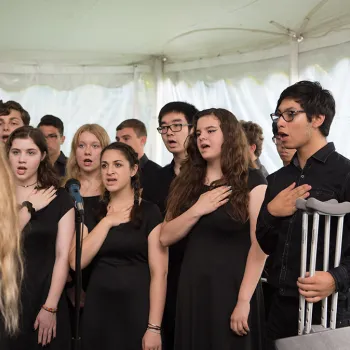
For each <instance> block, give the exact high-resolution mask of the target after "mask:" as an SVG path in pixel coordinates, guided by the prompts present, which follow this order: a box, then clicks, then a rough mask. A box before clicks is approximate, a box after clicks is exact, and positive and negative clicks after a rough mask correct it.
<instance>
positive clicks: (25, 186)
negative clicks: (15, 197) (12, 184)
mask: <svg viewBox="0 0 350 350" xmlns="http://www.w3.org/2000/svg"><path fill="white" fill-rule="evenodd" d="M37 183H38V181H36V182H34V183H33V184H31V185H17V186H20V187H24V188H27V187H31V186H34V185H36V184H37Z"/></svg>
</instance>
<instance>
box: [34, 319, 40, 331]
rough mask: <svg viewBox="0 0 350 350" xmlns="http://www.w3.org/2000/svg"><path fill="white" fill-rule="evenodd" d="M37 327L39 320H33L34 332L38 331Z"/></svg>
mask: <svg viewBox="0 0 350 350" xmlns="http://www.w3.org/2000/svg"><path fill="white" fill-rule="evenodd" d="M38 326H39V320H38V318H37V319H36V320H35V322H34V330H35V331H36V330H37V329H38Z"/></svg>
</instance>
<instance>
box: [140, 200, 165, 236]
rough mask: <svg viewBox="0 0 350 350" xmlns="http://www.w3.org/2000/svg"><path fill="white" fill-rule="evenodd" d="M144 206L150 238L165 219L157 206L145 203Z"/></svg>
mask: <svg viewBox="0 0 350 350" xmlns="http://www.w3.org/2000/svg"><path fill="white" fill-rule="evenodd" d="M144 205H145V207H146V208H145V209H146V210H145V216H144V220H146V229H147V236H148V235H149V234H150V233H151V232H152V230H153V229H154V228H155V227H156V226H158V225H159V224H160V223H161V222H163V217H162V214H161V213H160V210H159V208H158V207H157V206H156V205H155V204H153V203H150V202H144Z"/></svg>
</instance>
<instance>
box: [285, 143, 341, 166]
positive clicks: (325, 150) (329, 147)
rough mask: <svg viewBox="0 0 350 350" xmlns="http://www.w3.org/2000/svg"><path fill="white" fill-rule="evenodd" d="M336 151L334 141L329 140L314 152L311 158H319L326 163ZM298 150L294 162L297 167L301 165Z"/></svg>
mask: <svg viewBox="0 0 350 350" xmlns="http://www.w3.org/2000/svg"><path fill="white" fill-rule="evenodd" d="M333 152H335V146H334V143H333V142H328V143H327V144H326V145H325V146H323V147H322V148H321V149H319V150H318V151H317V152H316V153H314V154H313V155H312V156H311V158H314V159H316V160H318V161H319V162H322V163H326V161H327V159H328V157H329V156H330V155H331V154H332V153H333ZM297 153H298V152H295V154H294V156H293V159H292V162H291V163H293V164H294V165H295V166H296V167H299V166H300V165H299V159H298V154H297Z"/></svg>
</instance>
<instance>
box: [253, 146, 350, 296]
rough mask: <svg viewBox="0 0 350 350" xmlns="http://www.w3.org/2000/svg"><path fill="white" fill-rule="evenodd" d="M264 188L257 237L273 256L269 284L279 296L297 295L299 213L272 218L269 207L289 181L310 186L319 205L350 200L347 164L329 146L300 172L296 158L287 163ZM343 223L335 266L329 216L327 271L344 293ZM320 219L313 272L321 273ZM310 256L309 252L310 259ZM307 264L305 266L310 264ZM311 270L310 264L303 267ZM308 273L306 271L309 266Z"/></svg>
mask: <svg viewBox="0 0 350 350" xmlns="http://www.w3.org/2000/svg"><path fill="white" fill-rule="evenodd" d="M267 181H268V187H267V191H266V195H265V200H264V203H263V205H262V208H261V211H260V214H259V218H258V223H257V230H256V235H257V239H258V242H259V244H260V246H261V248H262V249H263V251H264V252H265V253H266V254H272V253H273V258H272V261H271V264H270V265H269V270H268V274H269V276H268V282H269V283H270V284H271V285H272V286H274V287H275V288H278V289H279V294H280V295H286V296H297V295H298V290H297V285H296V282H297V279H298V277H299V276H300V257H301V223H302V213H301V211H300V210H298V211H297V212H296V213H295V214H294V215H292V216H289V217H282V218H281V217H274V216H272V215H271V214H270V213H269V212H268V210H267V204H268V203H269V202H271V200H272V199H273V198H274V197H275V196H276V195H277V194H278V193H280V192H281V191H282V190H283V189H285V188H286V187H288V186H289V185H291V184H292V183H293V182H295V183H296V186H300V185H303V184H308V185H310V186H312V189H311V190H310V197H314V198H316V199H318V200H321V201H327V200H329V199H337V200H338V201H339V202H344V201H350V161H349V160H348V159H347V158H345V157H343V156H342V155H340V154H339V153H337V152H336V151H335V148H334V145H333V143H328V144H327V145H326V146H324V147H323V148H321V149H320V150H319V151H318V152H316V153H315V154H314V155H313V156H312V157H310V158H309V159H308V160H307V162H306V164H305V167H304V168H303V169H301V168H300V166H299V161H298V157H297V155H295V156H294V158H293V159H292V161H291V163H290V164H289V165H288V166H286V167H283V168H281V169H280V170H278V171H277V172H275V173H273V174H271V175H269V176H268V177H267ZM310 219H311V218H309V238H308V244H309V247H308V252H310V250H309V249H310V242H311V229H312V220H310ZM349 219H350V218H349V215H346V217H345V220H344V234H343V248H342V258H341V262H340V266H339V267H338V268H334V267H333V263H334V250H335V240H336V223H337V219H336V218H332V224H331V241H330V265H329V266H330V267H331V268H330V270H329V272H330V273H331V274H332V276H333V277H334V280H335V283H336V290H338V291H340V292H347V291H348V289H349V287H350V220H349ZM323 237H324V217H322V216H321V217H320V225H319V239H318V249H317V262H316V270H318V271H320V270H323V264H322V262H323V244H324V239H323ZM309 255H310V254H308V256H309ZM308 264H309V262H308ZM307 266H309V265H307ZM307 270H308V268H307Z"/></svg>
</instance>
